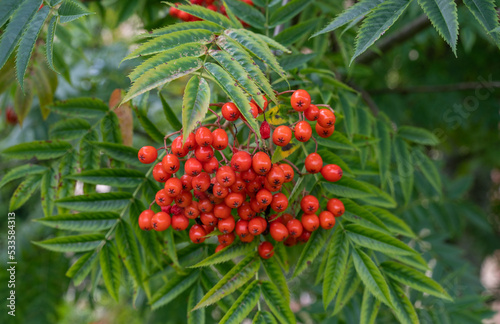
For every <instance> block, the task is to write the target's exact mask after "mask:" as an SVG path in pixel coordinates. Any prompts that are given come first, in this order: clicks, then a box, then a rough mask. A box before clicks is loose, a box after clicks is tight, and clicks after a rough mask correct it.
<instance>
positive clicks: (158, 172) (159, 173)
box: [153, 162, 172, 182]
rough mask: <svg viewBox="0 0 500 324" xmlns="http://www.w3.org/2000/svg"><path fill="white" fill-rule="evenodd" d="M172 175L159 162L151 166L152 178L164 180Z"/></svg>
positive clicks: (159, 180)
mask: <svg viewBox="0 0 500 324" xmlns="http://www.w3.org/2000/svg"><path fill="white" fill-rule="evenodd" d="M171 176H172V175H171V174H170V173H167V172H165V169H163V165H162V164H161V162H160V163H157V164H156V165H155V166H154V168H153V178H154V179H155V180H156V181H158V182H165V181H167V180H168V179H170V177H171Z"/></svg>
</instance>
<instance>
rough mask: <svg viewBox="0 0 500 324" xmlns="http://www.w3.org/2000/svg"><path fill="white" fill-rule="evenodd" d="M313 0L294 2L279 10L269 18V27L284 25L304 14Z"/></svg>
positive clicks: (296, 0) (293, 0)
mask: <svg viewBox="0 0 500 324" xmlns="http://www.w3.org/2000/svg"><path fill="white" fill-rule="evenodd" d="M312 2H313V0H292V1H290V2H288V3H286V4H285V5H284V6H282V7H280V8H278V10H276V11H274V12H273V13H272V14H271V17H269V26H270V27H274V26H277V25H280V24H283V23H285V22H287V21H289V20H290V19H292V18H293V17H295V16H296V15H298V14H299V13H300V12H302V11H303V10H304V9H305V8H306V7H307V6H308V5H309V4H311V3H312Z"/></svg>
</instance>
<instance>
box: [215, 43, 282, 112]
mask: <svg viewBox="0 0 500 324" xmlns="http://www.w3.org/2000/svg"><path fill="white" fill-rule="evenodd" d="M216 43H217V45H218V46H219V47H220V48H221V49H223V50H224V51H226V52H228V53H229V54H230V55H231V56H232V57H233V58H234V59H235V60H236V61H237V62H238V63H240V65H241V66H242V67H243V68H244V69H245V71H247V73H248V75H249V77H250V78H252V79H253V81H254V82H255V84H257V85H258V86H259V87H260V88H261V89H262V91H263V92H264V93H265V94H266V95H267V97H268V98H270V99H271V101H273V102H274V103H275V104H278V101H277V99H276V95H275V93H274V90H273V87H272V86H271V84H270V83H269V80H268V79H267V77H266V76H265V75H264V73H263V72H262V70H261V69H260V68H259V66H258V65H257V64H255V62H254V60H253V59H252V57H251V56H250V54H249V53H248V52H247V51H246V50H245V49H244V48H243V47H242V46H241V45H240V44H238V42H236V41H235V40H233V39H231V38H229V37H226V36H223V35H222V36H219V37H218V38H217V41H216Z"/></svg>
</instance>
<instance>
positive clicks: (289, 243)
mask: <svg viewBox="0 0 500 324" xmlns="http://www.w3.org/2000/svg"><path fill="white" fill-rule="evenodd" d="M283 244H284V245H285V246H294V245H295V244H297V239H296V238H295V237H291V236H288V238H287V239H286V240H285V242H283Z"/></svg>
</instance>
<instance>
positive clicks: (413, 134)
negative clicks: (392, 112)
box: [398, 126, 439, 145]
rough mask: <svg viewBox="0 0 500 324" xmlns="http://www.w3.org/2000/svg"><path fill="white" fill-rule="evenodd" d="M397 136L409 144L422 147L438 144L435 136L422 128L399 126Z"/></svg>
mask: <svg viewBox="0 0 500 324" xmlns="http://www.w3.org/2000/svg"><path fill="white" fill-rule="evenodd" d="M398 135H399V136H401V137H402V138H404V139H406V140H408V141H410V142H414V143H418V144H422V145H437V144H439V139H438V138H437V136H436V135H434V134H433V133H431V132H429V131H428V130H427V129H424V128H419V127H413V126H401V127H399V128H398Z"/></svg>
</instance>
